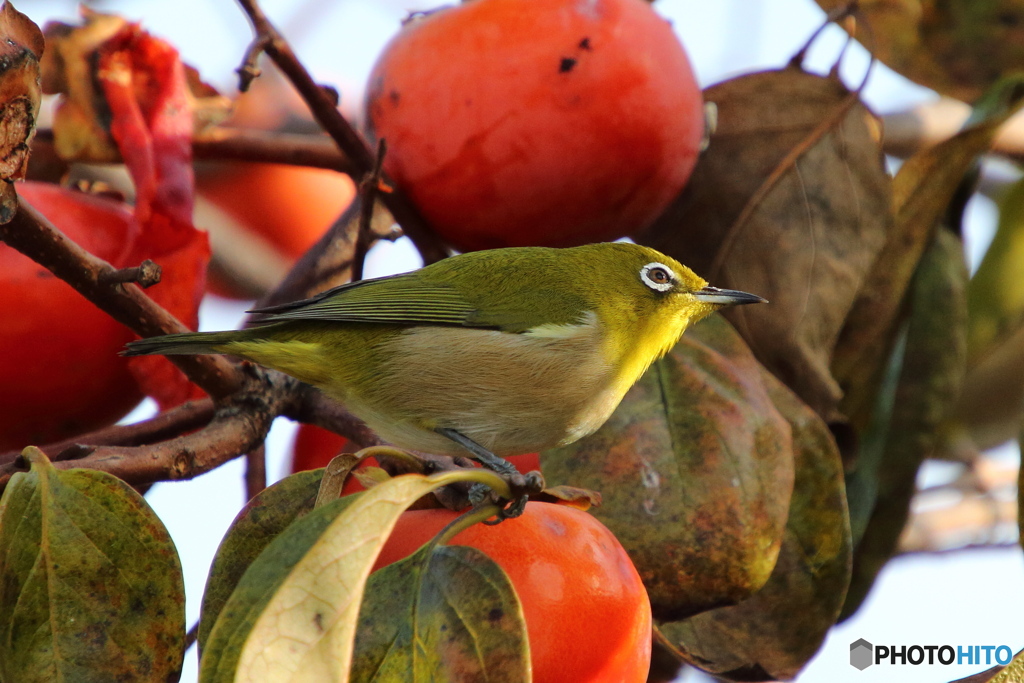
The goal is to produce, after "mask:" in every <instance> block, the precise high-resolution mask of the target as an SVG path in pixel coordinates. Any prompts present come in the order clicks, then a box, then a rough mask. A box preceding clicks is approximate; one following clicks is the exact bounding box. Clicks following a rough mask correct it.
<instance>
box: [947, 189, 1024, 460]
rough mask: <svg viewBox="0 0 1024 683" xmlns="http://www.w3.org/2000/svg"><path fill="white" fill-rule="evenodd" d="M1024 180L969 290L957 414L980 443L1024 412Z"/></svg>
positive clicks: (1008, 429)
mask: <svg viewBox="0 0 1024 683" xmlns="http://www.w3.org/2000/svg"><path fill="white" fill-rule="evenodd" d="M1022 272H1024V180H1022V181H1020V182H1018V183H1017V184H1016V185H1014V186H1013V188H1011V189H1010V191H1009V192H1008V193H1007V194H1006V196H1005V197H1004V198H1003V199H1002V201H1000V203H999V227H998V228H997V229H996V235H995V237H994V238H993V239H992V244H991V245H990V246H989V248H988V251H987V252H985V258H984V260H982V262H981V265H980V266H979V267H978V272H976V273H975V274H974V277H972V278H971V282H970V285H969V286H968V289H967V295H968V312H969V314H970V317H969V327H968V361H967V363H968V367H969V370H968V373H967V378H966V381H965V382H964V390H963V394H962V395H961V397H960V401H959V402H958V404H957V407H956V409H955V410H954V411H953V417H954V418H955V419H956V420H957V421H958V422H959V423H961V424H962V426H963V427H964V428H966V430H967V432H968V433H969V434H970V437H971V439H972V440H973V442H974V443H975V445H977V446H978V448H991V447H993V446H997V445H999V444H1001V443H1003V442H1004V441H1007V440H1008V439H1012V438H1013V437H1014V436H1016V434H1017V429H1018V427H1019V425H1020V418H1021V413H1022V412H1024V278H1022V277H1021V273H1022Z"/></svg>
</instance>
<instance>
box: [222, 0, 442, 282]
mask: <svg viewBox="0 0 1024 683" xmlns="http://www.w3.org/2000/svg"><path fill="white" fill-rule="evenodd" d="M238 3H239V5H241V6H242V9H243V10H244V11H245V13H246V15H248V17H249V20H250V21H251V22H252V26H253V30H254V31H255V33H256V39H255V40H254V41H253V43H252V45H251V46H250V48H249V50H248V51H247V52H246V57H245V60H244V61H243V66H242V67H241V68H240V73H241V74H242V76H243V80H244V79H245V78H249V79H250V80H251V74H253V73H254V72H257V71H258V70H257V69H256V68H255V61H256V60H255V54H258V50H260V49H262V50H263V51H264V52H266V54H267V56H268V57H270V58H271V59H272V60H273V61H274V63H275V64H276V65H277V67H278V68H279V69H281V71H282V73H284V75H285V76H287V77H288V80H290V81H291V83H292V85H293V86H295V89H296V90H297V91H298V92H299V95H300V96H301V97H302V99H303V100H304V101H305V102H306V105H307V106H308V107H309V110H310V112H311V113H312V114H313V117H314V118H315V119H316V120H317V122H318V123H319V124H320V126H321V127H322V128H323V129H324V131H326V132H327V134H328V135H330V136H331V138H333V139H334V141H335V142H336V143H337V144H338V147H339V148H341V150H342V152H343V153H344V154H345V155H346V156H348V158H349V159H350V160H351V162H352V165H353V168H354V169H355V170H356V171H358V174H359V175H360V176H365V175H367V174H369V173H371V172H372V171H373V166H374V156H373V153H372V152H371V151H370V150H369V148H368V147H367V146H366V143H365V142H363V139H362V137H360V135H359V134H358V133H357V132H356V130H355V129H354V128H353V127H352V125H351V124H350V123H349V122H348V121H347V120H346V119H345V117H344V116H342V115H341V112H339V111H338V108H337V101H336V97H332V95H331V94H329V92H328V91H326V90H325V89H324V88H323V87H321V86H320V85H319V84H318V83H317V82H316V81H314V80H313V78H312V76H310V74H309V72H308V71H307V70H306V68H305V67H304V66H303V65H302V63H301V62H300V61H299V60H298V58H297V57H296V56H295V53H294V52H293V51H292V48H291V46H290V45H289V44H288V42H287V41H286V40H285V39H284V37H283V36H281V34H280V33H278V31H277V29H276V28H275V27H274V25H273V24H271V23H270V20H269V19H267V17H266V15H265V14H264V13H263V10H262V9H261V8H260V6H259V3H258V2H257V1H256V0H238ZM381 200H382V201H383V203H384V205H385V206H387V208H388V210H389V211H390V212H391V214H392V215H393V216H394V217H395V220H397V221H398V223H399V224H400V225H401V226H402V229H403V230H404V231H405V233H406V235H408V236H409V239H411V240H412V242H413V244H415V245H416V248H417V249H419V251H420V254H421V255H422V256H423V261H424V263H433V262H434V261H439V260H441V259H443V258H445V257H446V256H447V255H448V251H447V249H446V248H445V247H444V245H443V244H442V243H441V241H440V240H439V239H438V238H437V236H436V235H434V233H433V231H432V230H431V229H430V228H429V226H428V225H427V222H426V221H425V220H424V219H423V217H422V216H421V215H420V213H419V211H418V210H417V209H416V207H415V206H414V205H413V204H412V202H411V201H409V199H408V197H406V195H405V194H404V193H403V192H401V189H400V188H396V189H395V191H394V192H391V193H390V194H386V195H384V196H383V197H381Z"/></svg>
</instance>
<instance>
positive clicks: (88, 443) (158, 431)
mask: <svg viewBox="0 0 1024 683" xmlns="http://www.w3.org/2000/svg"><path fill="white" fill-rule="evenodd" d="M212 417H213V401H212V400H211V399H208V398H204V399H202V400H199V401H186V402H185V403H182V404H181V405H180V406H177V407H176V408H171V409H170V410H168V411H166V412H163V413H160V414H159V415H156V416H155V417H152V418H150V419H148V420H144V421H142V422H136V423H135V424H130V425H112V426H110V427H105V428H103V429H98V430H96V431H94V432H90V433H88V434H82V435H80V436H76V437H74V438H72V439H65V440H64V441H57V442H55V443H51V444H47V445H45V446H40V447H39V449H40V450H41V451H43V452H44V453H46V457H48V458H49V459H50V460H51V461H57V460H75V459H77V458H81V457H82V456H83V454H84V453H89V452H91V451H92V450H93V449H94V448H95V447H96V446H145V445H147V444H151V443H156V442H158V441H163V440H165V439H170V438H173V437H175V436H178V435H179V434H184V433H185V432H190V431H192V430H195V429H200V428H202V427H204V426H206V425H207V424H208V423H209V422H210V419H211V418H212ZM19 455H21V453H20V452H19V451H8V452H7V453H0V465H6V464H8V463H11V462H14V461H15V460H16V459H17V458H18V456H19Z"/></svg>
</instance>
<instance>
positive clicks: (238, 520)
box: [199, 469, 324, 652]
mask: <svg viewBox="0 0 1024 683" xmlns="http://www.w3.org/2000/svg"><path fill="white" fill-rule="evenodd" d="M323 474H324V470H323V469H318V470H312V471H306V472H298V473H296V474H293V475H291V476H288V477H285V478H284V479H282V480H281V481H279V482H277V483H276V484H274V485H273V486H270V487H268V488H265V489H263V491H261V492H260V493H259V494H257V495H256V496H255V497H254V498H253V499H252V500H250V501H249V502H248V504H246V506H245V507H244V508H242V510H241V512H239V513H238V515H237V516H236V517H235V521H233V522H232V523H231V528H229V529H228V532H227V534H225V535H224V539H223V540H222V541H221V543H220V547H219V548H217V555H216V556H215V557H214V558H213V566H212V567H211V568H210V576H209V577H208V578H207V580H206V591H205V592H204V593H203V608H202V612H201V613H200V615H199V648H200V652H202V651H203V650H204V649H205V647H206V641H207V639H208V638H209V637H210V631H212V630H213V625H214V624H215V623H216V621H217V617H218V616H219V615H220V612H221V610H222V609H223V608H224V604H225V603H226V602H227V601H228V598H229V597H230V596H231V593H233V592H234V590H235V586H237V585H238V582H239V580H240V579H241V578H242V575H243V574H245V571H246V570H247V569H248V568H249V565H251V564H252V563H253V561H255V560H256V558H257V557H259V554H260V553H261V552H263V549H264V548H266V547H267V546H268V545H269V544H270V542H271V541H273V540H274V539H275V538H277V537H278V536H279V535H280V534H281V533H282V532H283V531H284V530H285V529H287V528H288V526H289V525H290V524H291V523H292V522H294V521H295V520H296V519H298V518H300V517H302V516H304V515H306V514H308V513H309V512H310V511H311V510H312V509H313V504H314V503H315V502H316V497H317V491H318V490H319V488H320V481H321V479H322V478H323Z"/></svg>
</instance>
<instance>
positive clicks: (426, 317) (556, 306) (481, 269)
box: [252, 250, 593, 333]
mask: <svg viewBox="0 0 1024 683" xmlns="http://www.w3.org/2000/svg"><path fill="white" fill-rule="evenodd" d="M501 251H504V252H505V254H503V256H504V257H505V260H506V261H510V262H508V263H504V264H502V266H503V267H498V266H497V265H496V264H495V258H494V253H495V252H473V253H472V254H468V255H463V256H460V257H456V258H452V259H445V260H443V261H440V262H438V263H436V264H434V265H433V266H430V267H429V268H424V269H422V270H419V271H414V272H409V273H402V274H398V275H391V276H388V278H377V279H374V280H362V281H359V282H356V283H350V284H348V285H342V286H341V287H336V288H334V289H332V290H328V291H327V292H324V293H323V294H318V295H316V296H315V297H313V298H311V299H306V300H304V301H297V302H295V303H286V304H282V305H280V306H271V307H269V308H261V309H257V310H255V311H252V312H255V313H258V314H260V315H261V317H260V318H259V324H260V325H263V324H270V323H281V322H285V321H327V322H339V323H379V324H393V325H451V326H461V327H467V328H480V329H487V330H502V331H504V332H512V333H518V332H527V331H529V330H532V329H535V328H538V327H541V326H546V327H551V326H570V325H574V324H578V323H582V322H583V321H584V318H585V317H586V314H587V312H588V311H590V310H591V309H592V308H593V306H590V305H587V303H586V302H585V301H584V300H583V299H582V297H581V295H580V294H579V293H578V292H575V291H574V290H573V289H572V288H570V287H566V286H565V285H564V281H565V278H564V276H561V275H558V276H554V278H553V276H551V275H550V273H548V274H545V271H547V270H550V268H544V269H542V270H540V271H538V268H536V267H535V268H534V270H535V271H537V272H535V273H534V275H532V276H530V278H525V276H523V275H522V269H521V268H520V267H519V265H518V264H517V263H516V262H515V260H514V255H512V256H510V255H509V254H508V252H509V251H511V250H501ZM467 257H469V258H467ZM535 258H536V255H535ZM535 265H536V264H535ZM549 281H550V282H549ZM459 283H461V285H460V284H459Z"/></svg>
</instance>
